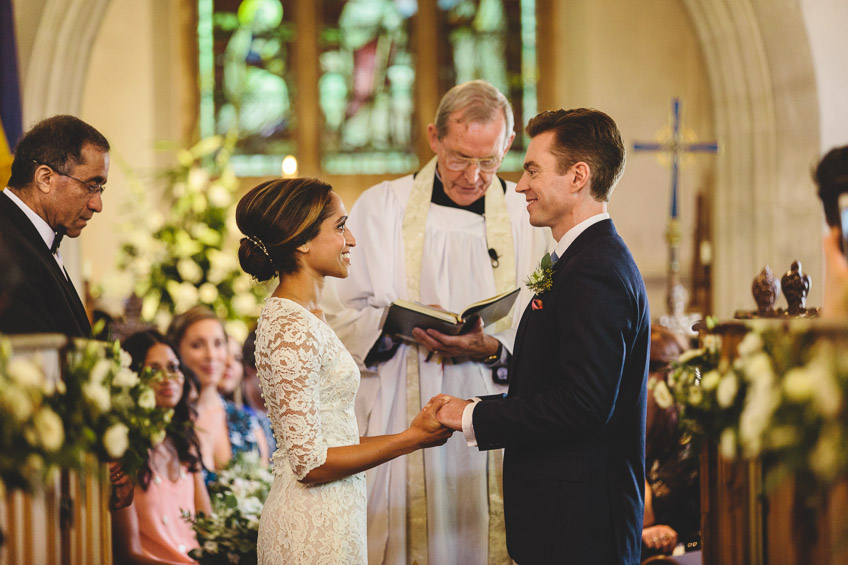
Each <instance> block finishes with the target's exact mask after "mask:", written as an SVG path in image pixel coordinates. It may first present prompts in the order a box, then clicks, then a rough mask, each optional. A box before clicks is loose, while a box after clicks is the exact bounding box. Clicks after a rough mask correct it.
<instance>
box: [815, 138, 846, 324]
mask: <svg viewBox="0 0 848 565" xmlns="http://www.w3.org/2000/svg"><path fill="white" fill-rule="evenodd" d="M813 178H814V180H815V181H816V184H817V185H818V187H819V197H820V198H821V200H822V204H823V205H824V215H825V219H826V220H827V225H828V226H829V227H830V231H828V233H827V234H826V235H825V236H824V241H823V247H824V259H825V284H824V303H823V305H822V317H824V318H830V319H837V320H838V319H845V318H848V261H846V259H845V254H846V253H848V249H843V245H844V244H843V243H842V239H843V238H842V230H841V228H842V219H841V214H840V211H839V196H840V195H841V194H844V193H848V145H846V146H844V147H836V148H834V149H831V150H830V151H828V153H827V155H825V156H824V157H823V158H822V160H821V161H820V162H819V164H818V166H817V167H816V170H815V173H814V175H813ZM846 227H848V226H846Z"/></svg>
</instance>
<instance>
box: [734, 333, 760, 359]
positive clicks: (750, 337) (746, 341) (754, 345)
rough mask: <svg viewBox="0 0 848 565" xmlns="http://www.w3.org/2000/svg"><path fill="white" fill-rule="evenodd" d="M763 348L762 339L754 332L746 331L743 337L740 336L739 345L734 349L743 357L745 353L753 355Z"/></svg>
mask: <svg viewBox="0 0 848 565" xmlns="http://www.w3.org/2000/svg"><path fill="white" fill-rule="evenodd" d="M762 348H763V339H762V338H761V337H760V335H759V334H758V333H756V332H748V333H747V334H745V337H744V338H742V341H740V342H739V345H738V346H737V347H736V351H738V352H739V355H741V356H743V357H745V356H747V355H753V354H754V353H756V352H757V351H760V350H762Z"/></svg>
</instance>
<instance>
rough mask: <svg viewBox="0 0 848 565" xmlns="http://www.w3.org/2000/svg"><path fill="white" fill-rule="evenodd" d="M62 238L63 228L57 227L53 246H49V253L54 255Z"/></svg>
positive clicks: (63, 235)
mask: <svg viewBox="0 0 848 565" xmlns="http://www.w3.org/2000/svg"><path fill="white" fill-rule="evenodd" d="M63 237H65V226H59V229H58V230H56V235H55V236H54V237H53V245H51V246H50V253H52V254H53V255H56V252H57V251H59V244H60V243H62V238H63Z"/></svg>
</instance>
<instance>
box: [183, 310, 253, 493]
mask: <svg viewBox="0 0 848 565" xmlns="http://www.w3.org/2000/svg"><path fill="white" fill-rule="evenodd" d="M168 340H169V341H170V342H171V343H173V344H174V347H176V348H177V353H179V355H180V357H181V358H182V360H183V364H184V366H185V368H186V369H188V370H189V371H191V372H192V373H194V374H195V376H196V377H197V379H198V382H199V383H200V394H199V397H198V399H197V435H198V437H199V439H200V450H201V453H202V454H203V464H204V466H205V467H206V469H207V470H208V471H217V470H220V469H223V468H225V467H226V466H227V464H228V463H229V462H230V461H231V460H232V458H233V457H234V456H236V455H238V454H239V453H242V452H246V451H256V452H258V453H259V455H260V459H261V460H262V462H263V463H264V464H265V465H267V464H268V445H267V442H266V441H265V435H264V433H263V432H262V429H261V428H260V426H259V424H258V422H257V421H256V419H255V418H253V417H252V416H251V415H250V414H248V413H247V412H245V411H244V410H242V409H241V408H239V407H238V406H236V405H235V404H234V403H232V402H229V401H226V400H224V398H222V397H221V395H220V393H219V392H218V384H219V383H220V382H221V379H222V377H223V376H224V371H225V369H226V365H227V358H228V356H229V352H228V349H227V334H226V332H225V331H224V324H223V323H222V322H221V320H220V319H219V318H218V317H217V316H216V315H215V313H214V312H212V310H210V309H209V308H206V307H205V306H195V307H194V308H191V309H189V310H188V311H186V312H184V313H183V314H180V315H179V316H176V317H175V318H174V319H173V321H172V322H171V325H170V327H169V328H168ZM212 479H214V476H213V475H212V474H210V475H209V476H207V480H212Z"/></svg>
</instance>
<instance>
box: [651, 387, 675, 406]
mask: <svg viewBox="0 0 848 565" xmlns="http://www.w3.org/2000/svg"><path fill="white" fill-rule="evenodd" d="M654 401H655V402H656V403H657V406H659V407H660V408H663V409H665V408H668V407H669V406H671V405H672V404H674V398H673V397H672V396H671V391H669V390H668V386H666V384H665V382H663V381H657V384H656V385H654Z"/></svg>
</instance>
